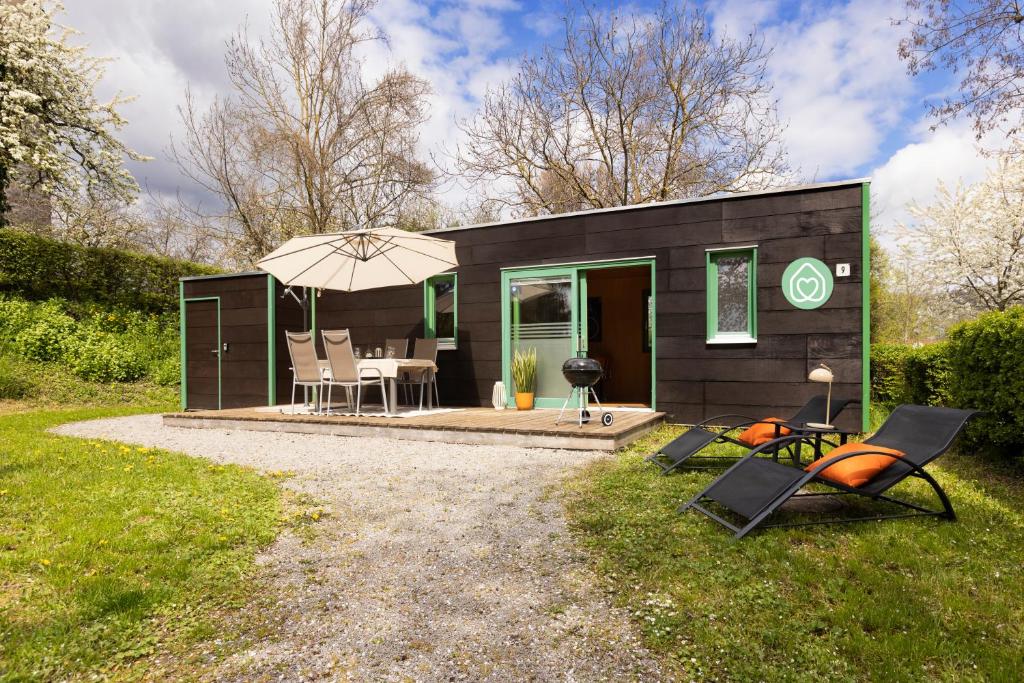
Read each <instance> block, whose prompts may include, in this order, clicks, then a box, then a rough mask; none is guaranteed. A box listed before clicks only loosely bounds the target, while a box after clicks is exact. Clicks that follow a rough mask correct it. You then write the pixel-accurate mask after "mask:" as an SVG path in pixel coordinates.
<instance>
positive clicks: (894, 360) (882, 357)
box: [871, 344, 913, 408]
mask: <svg viewBox="0 0 1024 683" xmlns="http://www.w3.org/2000/svg"><path fill="white" fill-rule="evenodd" d="M912 351H913V349H912V348H911V347H909V346H905V345H902V344H875V345H873V346H872V347H871V397H872V399H873V400H875V401H877V402H878V403H880V404H882V405H883V406H885V407H887V408H892V407H893V406H895V405H898V404H900V403H906V402H907V379H906V367H907V356H909V355H910V354H911V353H912Z"/></svg>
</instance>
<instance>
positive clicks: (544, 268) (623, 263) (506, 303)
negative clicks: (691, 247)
mask: <svg viewBox="0 0 1024 683" xmlns="http://www.w3.org/2000/svg"><path fill="white" fill-rule="evenodd" d="M635 266H648V267H649V268H650V271H651V312H650V325H651V410H656V409H657V403H656V401H657V392H656V390H655V387H657V374H656V373H657V365H658V363H657V358H658V355H657V341H656V340H657V322H656V321H657V316H656V315H655V311H656V310H657V306H656V302H657V295H656V289H657V288H656V280H657V273H656V270H655V257H653V256H642V257H637V258H628V259H613V260H608V261H582V262H573V263H565V264H542V265H536V266H519V267H514V268H502V269H501V378H502V381H503V382H504V383H505V387H506V393H507V394H508V406H509V407H512V406H514V405H515V394H514V392H513V387H512V372H511V365H512V310H511V305H510V303H511V302H510V298H509V294H510V291H509V290H510V287H511V283H512V280H513V279H519V278H540V277H559V276H562V277H565V276H568V277H569V278H570V280H571V282H572V300H573V307H572V329H573V330H578V334H574V335H573V339H572V343H571V344H570V348H571V349H572V353H573V354H575V353H578V352H579V344H580V342H581V341H582V342H583V346H584V350H586V339H587V316H586V301H587V300H586V296H587V277H586V272H587V271H589V270H604V269H607V268H629V267H635ZM564 401H565V399H564V398H551V397H537V399H536V405H537V407H538V408H560V407H561V406H562V403H563V402H564Z"/></svg>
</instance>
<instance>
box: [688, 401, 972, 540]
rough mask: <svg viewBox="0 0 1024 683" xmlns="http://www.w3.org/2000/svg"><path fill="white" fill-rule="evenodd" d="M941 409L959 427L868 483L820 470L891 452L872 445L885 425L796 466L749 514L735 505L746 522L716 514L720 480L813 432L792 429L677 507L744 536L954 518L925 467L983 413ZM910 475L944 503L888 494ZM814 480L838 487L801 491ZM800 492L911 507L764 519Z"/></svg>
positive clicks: (752, 451)
mask: <svg viewBox="0 0 1024 683" xmlns="http://www.w3.org/2000/svg"><path fill="white" fill-rule="evenodd" d="M919 408H925V406H899V407H898V408H897V409H896V411H894V412H893V414H894V415H895V414H896V412H897V411H900V410H901V409H903V410H904V411H906V410H908V409H919ZM937 410H945V411H947V412H948V413H949V415H950V417H951V419H953V420H954V421H956V422H958V423H959V424H957V425H956V428H955V429H954V430H952V432H951V434H950V435H949V437H948V438H946V439H944V440H943V441H942V442H940V443H938V444H937V445H936V446H935V447H934V448H932V449H931V450H930V451H929V452H927V453H926V454H925V455H924V456H923V457H921V459H920V461H917V460H914V459H910V458H906V457H904V458H900V459H898V460H897V461H896V462H895V463H893V465H891V466H890V467H888V468H886V469H885V470H883V471H882V472H880V473H879V474H878V475H876V477H875V478H874V479H872V480H871V481H869V482H867V483H866V484H864V485H863V486H861V487H859V488H852V487H849V486H846V485H843V484H840V483H838V482H834V481H831V480H829V479H824V478H822V477H820V476H818V475H819V474H820V473H821V472H822V471H823V470H825V469H826V468H828V467H830V466H832V465H834V464H835V463H837V462H840V461H842V460H846V459H848V458H854V457H857V456H860V455H890V453H886V452H884V451H881V450H878V449H877V448H872V445H874V446H883V445H884V444H883V443H874V444H873V443H872V441H873V439H877V438H878V437H879V436H880V435H882V436H884V435H883V432H882V430H879V434H877V435H876V436H875V437H873V439H868V440H867V441H865V442H864V448H862V449H858V450H856V451H853V452H850V453H844V454H842V455H837V456H835V457H829V458H825V459H821V460H820V461H819V462H818V463H817V465H816V466H815V467H814V469H812V470H811V471H803V470H799V474H797V473H796V472H794V473H793V476H792V481H791V482H790V483H789V484H788V485H786V486H784V487H783V488H781V489H780V490H779V491H778V492H777V493H776V494H774V495H768V496H766V497H765V499H764V503H763V505H761V506H760V507H759V508H757V509H756V510H755V511H754V512H752V513H751V514H749V515H744V514H741V513H739V512H736V511H735V510H732V512H733V513H734V514H736V515H737V516H738V517H742V518H745V519H746V523H745V524H742V525H736V524H733V523H732V522H730V521H729V520H727V519H725V518H724V517H723V516H721V515H719V514H717V513H716V512H714V511H713V510H711V509H709V508H708V507H707V505H706V502H713V503H720V504H721V501H718V500H715V499H714V497H713V493H714V492H715V489H716V488H717V487H721V486H724V485H726V484H727V483H729V482H730V479H732V478H734V477H735V475H736V473H738V472H741V471H742V470H743V469H744V468H747V469H749V468H750V467H751V465H750V464H749V463H750V462H751V461H752V459H753V458H757V457H758V456H759V455H760V454H762V453H764V452H765V451H768V450H769V449H773V448H774V449H778V448H779V447H781V446H782V445H784V444H785V445H789V446H793V445H795V444H797V443H799V442H807V443H810V439H809V437H808V436H806V435H802V434H793V435H791V436H784V437H781V438H779V439H776V440H774V441H771V442H768V443H765V444H762V445H761V446H758V447H757V448H754V449H752V450H751V451H750V452H749V453H748V454H747V455H746V456H744V457H743V458H741V459H740V460H739V461H737V462H736V463H735V464H734V465H733V466H732V467H730V468H729V469H727V470H726V471H725V472H723V473H722V475H721V476H719V477H718V478H717V479H716V480H715V481H714V482H712V484H711V485H709V486H708V487H707V488H705V489H704V490H703V491H701V492H700V493H698V494H697V495H696V496H694V497H693V498H692V499H691V500H689V501H688V502H686V503H684V504H683V505H681V506H680V507H679V508H678V510H677V511H678V512H679V513H683V512H685V511H686V510H689V509H693V510H696V511H697V512H700V513H701V514H703V515H705V516H706V517H708V518H710V519H712V520H714V521H715V522H717V523H719V524H721V525H722V526H724V527H726V528H727V529H729V530H730V531H732V532H733V533H734V534H735V537H736V538H743V537H744V536H746V535H747V534H749V533H750V532H751V531H753V530H754V529H755V528H758V527H761V528H770V527H795V526H811V525H817V524H838V523H846V522H861V521H874V520H884V519H902V518H907V517H922V516H932V517H940V518H943V519H946V520H950V521H952V520H955V519H956V512H955V511H954V509H953V504H952V503H951V502H950V500H949V496H948V495H946V492H945V491H944V490H943V489H942V487H941V486H940V485H939V483H938V482H937V481H936V480H935V478H934V477H932V476H931V475H930V474H929V473H928V472H927V471H925V467H926V466H927V465H928V463H930V462H932V461H933V460H935V459H936V458H938V457H939V456H940V455H942V454H943V453H945V452H946V451H947V450H948V449H949V448H950V447H951V446H952V445H953V442H954V441H955V440H956V438H957V436H959V434H960V432H961V431H962V430H963V428H964V426H966V424H967V422H968V421H969V420H970V419H972V418H973V417H975V416H976V415H978V412H977V411H964V410H952V409H944V408H940V409H937ZM883 428H884V425H883ZM758 467H762V466H761V465H758ZM764 467H769V466H764ZM774 467H783V468H785V466H783V465H780V464H777V463H776V464H775V465H774ZM894 468H896V469H895V470H894ZM774 473H775V474H778V475H780V476H784V475H781V471H775V472H774ZM910 477H914V478H917V479H921V480H923V481H925V482H926V483H927V484H928V485H929V486H931V488H932V490H933V491H934V492H935V495H936V497H937V498H938V500H939V503H940V504H941V508H940V509H933V508H928V507H924V506H922V505H918V504H916V503H912V502H910V501H907V500H902V499H900V498H896V497H893V496H891V495H887V492H888V491H889V490H890V489H892V488H893V487H895V486H896V485H898V484H899V483H900V482H902V481H904V480H906V479H907V478H910ZM755 478H756V477H755ZM810 483H816V484H824V485H826V486H828V487H830V488H832V489H834V490H833V491H829V492H822V493H801V494H798V493H797V492H798V491H800V489H802V488H803V487H804V486H806V485H808V484H810ZM797 495H799V496H801V497H803V496H808V497H820V496H833V495H857V496H862V497H866V498H869V499H872V500H877V501H883V502H886V503H892V504H895V505H898V506H901V507H903V508H906V509H908V510H910V512H905V513H899V514H878V515H868V516H858V517H834V518H828V519H813V520H807V521H798V522H778V523H765V521H766V520H767V519H768V518H769V517H770V516H771V515H772V514H774V513H775V512H777V511H778V509H779V508H780V507H781V506H782V505H783V504H784V503H785V502H786V501H788V500H790V499H792V498H793V497H795V496H797ZM726 507H727V506H726ZM727 509H728V507H727Z"/></svg>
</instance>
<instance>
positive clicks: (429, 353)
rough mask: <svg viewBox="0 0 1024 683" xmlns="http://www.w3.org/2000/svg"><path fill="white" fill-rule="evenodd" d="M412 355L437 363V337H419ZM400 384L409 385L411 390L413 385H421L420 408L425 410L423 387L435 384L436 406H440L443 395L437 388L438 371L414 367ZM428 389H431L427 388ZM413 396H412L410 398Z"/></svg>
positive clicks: (403, 376)
mask: <svg viewBox="0 0 1024 683" xmlns="http://www.w3.org/2000/svg"><path fill="white" fill-rule="evenodd" d="M412 357H413V358H416V359H419V360H429V361H431V362H432V363H435V364H436V363H437V340H436V339H417V340H416V343H415V345H414V346H413V348H412ZM399 384H402V385H404V386H406V387H407V391H409V392H411V391H412V387H413V385H416V384H419V385H420V408H419V409H420V410H423V389H424V385H427V384H430V385H433V387H432V388H433V390H434V406H435V407H439V406H440V405H441V396H440V394H439V393H438V390H437V373H435V372H434V371H432V370H428V369H426V368H422V369H413V370H409V371H407V372H405V373H404V374H403V375H402V377H401V378H400V379H399ZM427 390H428V391H429V390H430V389H427ZM411 398H412V397H411V396H410V399H411Z"/></svg>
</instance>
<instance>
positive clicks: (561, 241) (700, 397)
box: [317, 183, 862, 428]
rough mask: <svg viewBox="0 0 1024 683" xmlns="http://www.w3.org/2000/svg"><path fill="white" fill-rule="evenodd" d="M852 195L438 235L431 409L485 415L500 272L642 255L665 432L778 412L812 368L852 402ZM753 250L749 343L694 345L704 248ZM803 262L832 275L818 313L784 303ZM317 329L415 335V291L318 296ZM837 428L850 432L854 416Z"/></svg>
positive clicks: (807, 194)
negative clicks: (652, 284) (449, 301)
mask: <svg viewBox="0 0 1024 683" xmlns="http://www.w3.org/2000/svg"><path fill="white" fill-rule="evenodd" d="M861 202H862V198H861V185H860V184H859V183H853V184H850V185H844V186H838V187H828V188H819V189H805V190H797V191H793V192H787V193H778V194H769V195H759V196H749V197H735V198H722V199H718V200H710V201H703V202H699V203H691V204H677V205H669V206H657V205H655V206H645V207H637V208H633V209H628V210H622V211H614V212H604V213H591V214H586V215H580V216H567V217H564V218H557V217H556V218H550V219H546V220H538V221H524V222H518V223H513V224H506V225H494V226H485V227H480V228H472V229H464V230H453V231H442V232H439V233H435V234H438V235H439V236H442V237H444V238H446V239H451V240H454V241H455V243H456V250H457V254H458V257H459V262H460V264H462V265H460V266H459V268H458V269H457V272H458V273H459V311H458V316H459V339H458V349H457V350H454V351H441V352H439V357H440V362H439V365H440V373H439V386H440V390H441V399H442V402H445V403H448V404H449V405H451V404H468V405H485V404H487V403H488V402H489V400H490V395H491V387H492V385H493V384H494V382H495V381H497V380H499V379H501V310H500V302H501V292H500V291H499V287H500V284H499V283H500V269H501V268H507V267H517V266H530V265H537V264H543V263H550V264H554V263H567V262H579V261H596V260H602V259H621V258H628V257H643V256H653V257H654V258H655V261H656V280H657V282H656V288H657V289H656V299H657V316H656V323H657V347H656V351H657V360H656V370H657V383H656V395H657V407H658V409H659V410H663V411H666V412H667V413H669V416H670V419H671V420H672V421H675V422H685V423H692V422H696V421H699V420H702V419H705V418H707V417H710V416H713V415H716V414H723V413H736V412H740V413H752V414H754V415H765V414H776V415H780V416H786V415H788V414H790V413H792V412H794V411H795V409H796V408H797V407H798V406H800V405H801V404H802V403H803V402H804V401H805V400H806V399H807V398H808V397H810V396H811V395H813V394H815V393H818V392H820V391H822V390H823V389H824V387H822V386H821V385H815V384H811V383H809V382H808V381H807V374H808V373H809V371H810V370H811V369H813V368H814V367H815V366H817V364H818V363H820V362H826V363H828V364H829V365H830V366H831V367H832V368H833V370H834V371H835V374H836V377H837V380H838V381H837V382H836V384H835V385H834V387H833V391H834V393H835V394H836V395H837V396H847V397H850V398H856V399H859V398H860V397H861V378H862V367H861V344H862V339H861V325H862V319H861V316H862V310H861V301H862V295H861V272H862V263H861V239H862V236H861V232H862V203H861ZM740 245H757V248H758V272H757V282H758V341H757V343H756V344H749V345H735V346H719V345H708V344H706V343H705V330H706V321H705V306H706V302H705V298H706V292H705V289H706V273H705V249H709V248H715V247H729V246H740ZM802 256H812V257H815V258H818V259H821V260H822V261H824V262H825V263H826V264H827V265H828V266H829V267H830V268H832V269H833V270H834V268H835V264H836V263H840V262H842V263H849V264H850V265H851V275H850V276H849V277H844V278H836V280H835V289H834V292H833V295H832V297H831V299H830V300H829V301H828V302H827V303H826V304H825V305H824V306H822V307H821V308H819V309H817V310H811V311H804V310H799V309H796V308H794V307H792V306H791V305H790V304H788V302H786V300H785V299H784V298H783V296H782V291H781V278H782V271H783V270H784V269H785V267H786V265H787V264H788V263H790V262H791V261H793V260H794V259H796V258H799V257H802ZM317 322H318V327H320V328H321V329H322V328H325V327H332V328H343V327H347V328H349V329H350V330H351V331H352V333H353V337H354V340H355V342H356V343H357V344H371V343H372V344H378V343H382V342H383V340H384V339H385V338H386V337H398V336H407V337H410V338H411V337H415V336H417V335H422V330H423V290H422V287H421V286H415V287H394V288H388V289H381V290H376V291H366V292H358V293H352V294H347V293H342V292H325V293H324V294H323V295H322V296H321V297H320V299H319V300H318V302H317ZM840 423H841V425H842V426H844V427H848V428H857V427H859V425H860V411H859V409H856V408H855V409H852V410H848V411H847V412H846V413H845V414H844V416H843V419H842V420H841V421H840Z"/></svg>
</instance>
